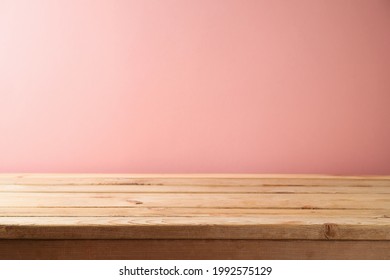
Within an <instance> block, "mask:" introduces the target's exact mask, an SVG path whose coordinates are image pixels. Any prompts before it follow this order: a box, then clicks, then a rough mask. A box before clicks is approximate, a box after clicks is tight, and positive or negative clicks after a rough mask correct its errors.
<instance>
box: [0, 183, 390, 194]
mask: <svg viewBox="0 0 390 280" xmlns="http://www.w3.org/2000/svg"><path fill="white" fill-rule="evenodd" d="M0 192H30V193H220V194H225V193H275V194H285V193H291V194H298V193H317V194H351V193H354V194H365V193H367V194H373V193H374V194H390V186H388V187H386V186H379V187H376V186H375V187H374V186H360V187H359V186H353V187H351V186H347V187H345V186H188V185H183V186H158V185H157V186H155V185H146V186H136V185H0Z"/></svg>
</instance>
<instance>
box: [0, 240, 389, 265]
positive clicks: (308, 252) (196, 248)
mask: <svg viewBox="0 0 390 280" xmlns="http://www.w3.org/2000/svg"><path fill="white" fill-rule="evenodd" d="M0 259H2V260H8V259H9V260H39V259H41V260H47V259H49V260H53V259H56V260H58V259H68V260H83V259H92V260H94V259H95V260H97V259H101V260H122V259H123V260H155V259H171V260H174V259H183V260H192V259H193V260H202V259H209V260H211V259H215V260H220V259H223V260H229V259H231V260H236V259H241V260H249V259H253V260H274V259H284V260H326V259H329V260H369V259H372V260H380V259H383V260H388V259H390V242H389V241H359V242H356V241H312V240H293V241H292V240H0Z"/></svg>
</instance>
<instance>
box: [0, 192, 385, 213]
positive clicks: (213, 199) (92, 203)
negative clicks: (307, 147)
mask: <svg viewBox="0 0 390 280" xmlns="http://www.w3.org/2000/svg"><path fill="white" fill-rule="evenodd" d="M0 207H166V208H175V207H180V208H184V207H191V208H196V207H207V208H301V209H316V208H319V209H324V208H328V209H390V196H386V195H382V194H372V195H366V194H299V195H297V194H232V193H228V194H224V195H220V194H211V193H207V194H195V193H192V194H190V195H188V194H151V193H144V194H137V193H133V194H126V193H125V194H124V193H112V194H90V193H60V194H58V193H2V194H1V196H0Z"/></svg>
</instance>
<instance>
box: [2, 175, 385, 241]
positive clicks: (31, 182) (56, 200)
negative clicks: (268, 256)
mask: <svg viewBox="0 0 390 280" xmlns="http://www.w3.org/2000/svg"><path fill="white" fill-rule="evenodd" d="M0 238H2V239H23V238H25V239H99V238H105V239H156V238H161V239H315V240H329V239H332V240H390V177H386V176H381V177H373V176H372V177H352V176H350V177H337V176H325V175H318V176H315V175H239V174H237V175H234V174H229V175H210V174H207V175H112V174H109V175H104V174H99V175H96V174H93V175H89V174H77V175H71V174H66V175H64V174H58V175H56V174H50V175H49V174H48V175H44V174H41V175H39V174H25V175H23V174H1V175H0Z"/></svg>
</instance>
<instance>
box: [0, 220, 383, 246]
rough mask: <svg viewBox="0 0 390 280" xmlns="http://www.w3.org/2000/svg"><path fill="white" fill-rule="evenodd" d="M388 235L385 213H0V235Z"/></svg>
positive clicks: (339, 237)
mask: <svg viewBox="0 0 390 280" xmlns="http://www.w3.org/2000/svg"><path fill="white" fill-rule="evenodd" d="M156 237H158V238H160V239H316V240H321V239H322V240H324V239H326V240H328V239H333V240H390V222H389V218H383V217H382V218H366V217H338V216H334V217H312V216H307V217H306V216H290V217H289V216H275V215H268V216H267V215H263V216H258V217H231V216H225V217H223V216H218V217H191V218H190V219H183V217H115V218H114V217H61V218H59V217H18V218H17V219H15V217H0V239H23V238H24V239H155V238H156Z"/></svg>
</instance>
